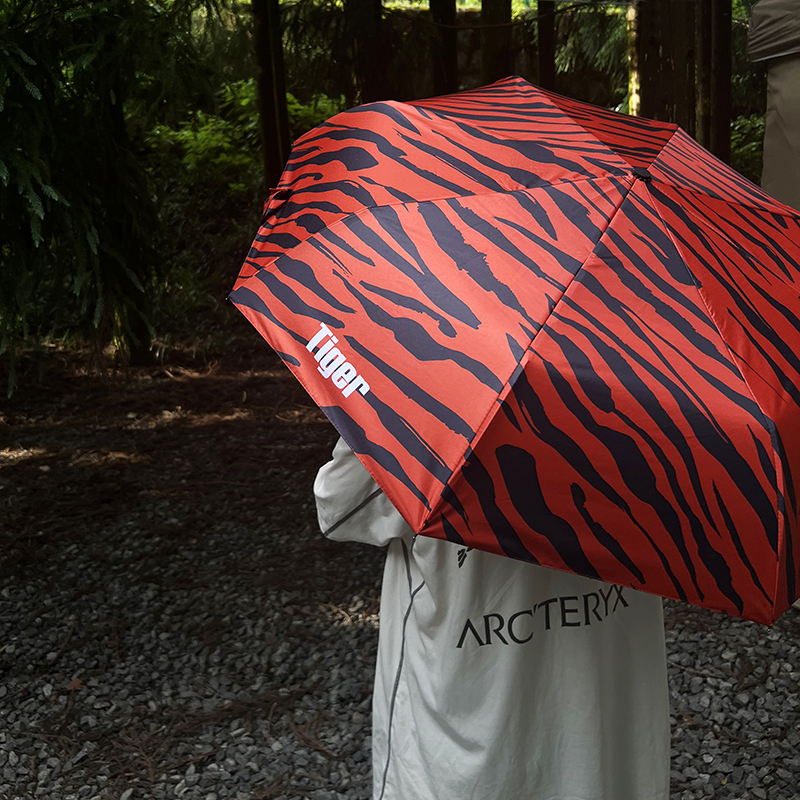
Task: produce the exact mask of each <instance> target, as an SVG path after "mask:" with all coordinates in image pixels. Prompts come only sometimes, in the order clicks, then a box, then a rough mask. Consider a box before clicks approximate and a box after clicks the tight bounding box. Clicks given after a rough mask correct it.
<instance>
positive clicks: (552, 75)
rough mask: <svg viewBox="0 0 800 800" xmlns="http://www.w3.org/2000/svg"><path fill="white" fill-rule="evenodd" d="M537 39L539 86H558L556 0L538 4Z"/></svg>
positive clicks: (553, 89) (548, 87) (546, 87)
mask: <svg viewBox="0 0 800 800" xmlns="http://www.w3.org/2000/svg"><path fill="white" fill-rule="evenodd" d="M536 41H537V44H538V49H537V57H538V64H539V86H541V87H542V89H549V90H550V91H551V92H552V91H555V88H556V4H555V1H554V0H539V2H538V3H537V4H536Z"/></svg>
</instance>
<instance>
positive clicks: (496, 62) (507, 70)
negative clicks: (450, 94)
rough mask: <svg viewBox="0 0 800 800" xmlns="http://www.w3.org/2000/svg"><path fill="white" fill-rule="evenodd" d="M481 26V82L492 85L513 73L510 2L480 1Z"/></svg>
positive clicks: (497, 0)
mask: <svg viewBox="0 0 800 800" xmlns="http://www.w3.org/2000/svg"><path fill="white" fill-rule="evenodd" d="M481 26H482V29H481V72H482V80H483V83H494V81H499V80H501V79H502V78H507V77H508V76H509V75H510V74H511V72H512V71H513V67H512V65H513V60H512V58H511V0H482V2H481Z"/></svg>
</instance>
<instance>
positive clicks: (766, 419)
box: [231, 78, 800, 624]
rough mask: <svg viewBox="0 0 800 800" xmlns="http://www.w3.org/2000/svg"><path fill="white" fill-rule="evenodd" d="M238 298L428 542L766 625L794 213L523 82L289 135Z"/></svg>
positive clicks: (797, 370)
mask: <svg viewBox="0 0 800 800" xmlns="http://www.w3.org/2000/svg"><path fill="white" fill-rule="evenodd" d="M231 300H232V301H233V302H234V303H235V305H236V306H237V307H238V308H239V309H240V310H241V311H242V312H243V313H244V315H245V316H246V317H247V318H248V319H249V320H250V321H251V322H252V324H253V325H254V326H255V327H256V328H257V329H258V330H259V332H260V333H261V334H262V335H263V336H264V338H266V339H267V341H268V342H269V343H270V344H271V345H272V346H273V347H274V348H275V350H276V351H277V352H278V354H279V355H280V356H281V358H282V359H283V360H284V362H285V363H286V364H287V365H288V366H289V368H290V369H291V370H292V371H293V372H294V373H295V375H296V376H297V377H298V379H299V380H300V381H301V382H302V383H303V385H304V386H305V387H306V389H307V390H308V392H309V394H310V395H311V396H312V397H313V399H314V400H315V402H316V403H317V404H318V405H319V406H320V407H321V408H322V409H323V410H324V411H325V413H326V414H327V416H328V417H329V419H330V420H331V421H332V422H333V424H334V425H335V426H336V428H337V429H338V430H339V432H340V433H341V434H342V436H343V437H344V438H345V439H346V441H347V442H348V444H349V445H350V446H351V447H352V448H353V450H354V451H355V452H356V453H357V454H358V455H359V457H360V458H361V460H362V461H363V462H364V464H365V466H366V467H367V469H369V471H370V472H371V473H372V475H373V476H374V477H375V479H376V480H377V482H378V483H379V484H380V486H381V487H382V488H383V490H384V491H385V492H386V494H387V495H388V497H389V498H390V499H391V500H392V502H393V503H394V504H395V506H396V507H397V508H398V510H399V511H400V512H401V513H402V514H403V516H404V517H405V519H406V520H407V521H408V522H409V524H410V525H411V526H412V528H413V529H414V530H415V531H417V532H419V533H421V534H424V535H428V536H434V537H437V538H442V539H448V540H451V541H453V542H457V543H459V544H462V545H466V546H469V547H475V548H478V549H482V550H486V551H490V552H495V553H500V554H503V555H505V556H508V557H511V558H516V559H521V560H524V561H530V562H532V563H538V564H544V565H546V566H550V567H553V568H556V569H561V570H567V571H570V572H574V573H577V574H581V575H586V576H590V577H596V578H601V579H602V580H605V581H608V582H610V583H616V584H619V585H622V586H629V587H632V588H635V589H639V590H643V591H647V592H652V593H655V594H659V595H662V596H665V597H673V598H678V599H682V600H686V601H688V602H691V603H694V604H697V605H701V606H704V607H707V608H712V609H717V610H721V611H725V612H727V613H729V614H733V615H736V616H741V617H745V618H748V619H753V620H757V621H760V622H764V623H767V624H769V623H771V622H772V621H774V620H775V619H777V617H778V616H780V614H781V613H782V612H783V611H784V610H785V609H786V608H787V607H788V606H789V604H790V603H791V602H792V601H793V600H794V599H795V598H796V596H797V594H798V592H799V591H800V588H799V587H798V585H797V576H798V570H800V553H798V549H800V541H798V539H797V535H798V502H799V501H798V497H797V488H798V487H797V483H796V481H797V476H798V475H800V357H799V356H798V353H800V215H798V213H797V212H795V211H794V210H792V209H790V208H788V207H786V206H783V205H781V204H780V203H778V202H777V201H775V200H773V199H772V198H770V197H769V196H768V195H766V194H765V193H764V192H762V191H761V190H760V189H759V188H758V187H756V186H754V185H753V184H751V183H749V182H748V181H747V180H745V179H744V178H743V177H741V176H740V175H738V174H737V173H735V172H734V171H733V170H731V169H730V168H729V167H727V166H726V165H724V164H722V163H721V162H719V161H718V160H717V159H715V158H714V157H713V156H711V155H710V154H709V153H707V152H706V151H705V150H703V149H702V148H701V147H699V145H697V144H696V143H695V142H694V141H693V140H692V139H691V138H690V137H689V136H688V135H687V134H686V133H685V132H684V131H682V130H681V129H680V128H678V127H676V126H674V125H670V124H666V123H660V122H653V121H650V120H644V119H638V118H632V117H627V116H624V115H620V114H616V113H614V112H611V111H607V110H604V109H598V108H595V107H593V106H589V105H586V104H583V103H580V102H578V101H575V100H570V99H568V98H564V97H561V96H558V95H555V94H553V93H550V92H546V91H543V90H540V89H538V88H536V87H534V86H532V85H530V84H528V83H527V82H526V81H524V80H522V79H521V78H509V79H507V80H505V81H501V82H499V83H496V84H493V85H491V86H488V87H484V88H483V89H478V90H472V91H469V92H462V93H459V94H455V95H449V96H446V97H440V98H433V99H430V100H425V101H419V102H415V103H405V104H404V103H395V102H386V103H373V104H369V105H366V106H361V107H359V108H355V109H351V110H349V111H346V112H343V113H341V114H338V115H337V116H335V117H333V118H332V119H331V120H329V121H328V122H326V123H324V124H323V125H321V126H319V127H318V128H316V129H314V130H313V131H310V132H309V133H307V134H305V135H304V136H303V137H301V138H300V139H299V140H298V141H297V142H296V143H295V146H294V148H293V150H292V154H291V158H290V160H289V163H288V165H287V167H286V170H285V172H284V175H283V177H282V179H281V182H280V186H279V187H277V188H276V189H275V190H273V191H272V192H271V195H270V198H269V200H268V202H267V203H266V204H265V212H264V218H263V221H262V225H261V227H260V229H259V231H258V234H257V236H256V239H255V241H254V242H253V245H252V247H251V250H250V253H249V255H248V257H247V259H246V261H245V264H244V265H243V267H242V270H241V273H240V275H239V278H238V280H237V282H236V285H235V287H234V290H233V292H232V293H231Z"/></svg>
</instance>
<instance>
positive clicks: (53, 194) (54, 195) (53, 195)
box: [0, 172, 69, 206]
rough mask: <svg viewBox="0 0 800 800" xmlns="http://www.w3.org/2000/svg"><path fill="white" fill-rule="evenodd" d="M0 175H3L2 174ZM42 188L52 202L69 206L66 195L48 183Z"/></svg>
mask: <svg viewBox="0 0 800 800" xmlns="http://www.w3.org/2000/svg"><path fill="white" fill-rule="evenodd" d="M0 174H2V173H1V172H0ZM41 188H42V194H44V195H46V196H47V197H49V198H50V199H51V200H55V201H56V202H57V203H61V204H62V205H65V206H69V200H67V198H66V197H64V195H63V194H61V192H59V191H58V189H56V188H55V187H53V186H50V184H48V183H43V184H42V187H41Z"/></svg>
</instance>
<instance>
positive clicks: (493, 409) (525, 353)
mask: <svg viewBox="0 0 800 800" xmlns="http://www.w3.org/2000/svg"><path fill="white" fill-rule="evenodd" d="M594 180H597V179H596V178H595V179H594ZM633 186H634V181H633V180H631V182H630V185H629V186H628V190H627V191H626V192H624V193H621V196H620V199H619V202H618V203H617V204H616V206H615V208H614V210H613V211H612V212H611V213H610V214H609V216H608V220H607V222H606V225H605V227H604V228H603V230H602V232H601V233H600V235H599V236H598V237H597V241H596V242H595V244H594V246H593V247H592V249H591V251H590V252H589V253H588V254H587V256H586V259H584V261H583V263H582V264H581V266H580V267H579V268H578V269H577V270H576V271H575V274H574V275H573V276H572V278H571V279H570V281H569V282H568V283H567V284H566V286H565V287H564V289H563V291H562V292H561V294H560V295H559V297H558V299H557V300H555V301H554V302H553V304H552V307H551V308H550V310H549V311H548V313H547V316H546V317H545V318H544V319H543V320H542V322H541V324H540V325H539V328H538V329H537V330H536V331H534V332H533V335H532V336H531V338H530V340H529V342H528V344H527V346H526V347H525V348H523V350H522V353H521V354H520V358H519V361H518V362H517V366H516V367H515V368H514V370H513V371H512V373H511V376H510V377H509V379H508V380H507V381H506V383H505V385H504V386H503V389H501V390H500V392H498V394H497V397H496V398H495V402H494V403H492V404H491V406H490V407H489V409H488V411H487V412H486V415H485V416H484V418H483V419H482V420H481V422H480V424H478V425H477V426H476V427H475V433H474V434H473V436H472V439H471V440H470V441H469V443H468V444H467V447H466V449H465V450H464V452H463V453H462V455H461V457H460V458H459V460H458V461H457V462H456V464H455V466H454V468H453V471H452V472H451V474H450V478H448V480H447V482H446V483H445V485H444V487H443V488H442V491H441V494H440V495H439V498H438V500H437V501H436V502H435V503H432V504H431V510H430V511H429V512H428V514H427V516H426V517H425V519H424V520H423V523H422V527H423V528H424V527H425V526H426V525H427V524H428V521H429V520H430V519H431V517H432V516H433V514H434V513H435V512H436V511H437V510H438V509H439V507H440V505H441V504H442V503H443V502H445V501H444V496H445V494H446V493H447V492H448V487H450V486H451V484H450V481H451V480H452V478H453V476H454V475H455V476H456V482H458V481H459V480H463V471H462V469H461V468H462V467H463V465H464V463H465V462H466V460H467V456H468V454H469V452H470V451H471V449H472V445H473V443H474V442H477V441H478V440H479V439H480V437H481V435H482V434H483V432H484V431H485V430H486V428H488V427H489V425H491V423H492V420H493V419H494V418H495V416H496V415H497V413H498V410H499V409H500V408H501V406H502V401H501V400H500V398H501V397H502V396H503V394H504V393H507V392H509V391H511V387H513V385H514V383H515V381H516V379H517V377H518V376H519V374H520V372H521V371H522V369H523V366H522V365H523V362H524V361H525V360H526V358H530V352H531V350H530V348H531V346H532V345H533V343H534V341H535V340H536V337H537V336H538V335H539V333H540V332H541V331H542V330H543V329H544V327H545V325H547V321H548V320H549V319H550V317H551V316H552V315H553V313H554V312H555V310H556V308H557V306H558V304H559V303H560V302H561V299H562V298H563V297H564V295H565V294H566V293H567V291H568V290H569V287H570V286H571V285H572V283H573V282H574V280H575V279H576V278H577V277H578V275H579V274H580V272H581V270H582V269H583V268H584V266H585V264H586V261H587V260H588V259H589V258H590V257H591V256H592V255H593V254H594V252H595V250H596V249H597V245H598V244H599V243H600V242H601V241H602V239H603V237H604V236H605V235H606V232H607V231H608V229H609V227H610V226H611V223H612V222H613V221H614V217H615V216H616V215H617V213H618V212H619V210H620V208H621V207H622V204H623V203H624V202H625V200H626V199H627V197H628V195H629V194H630V192H631V190H632V189H633ZM453 485H455V482H454V484H453Z"/></svg>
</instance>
